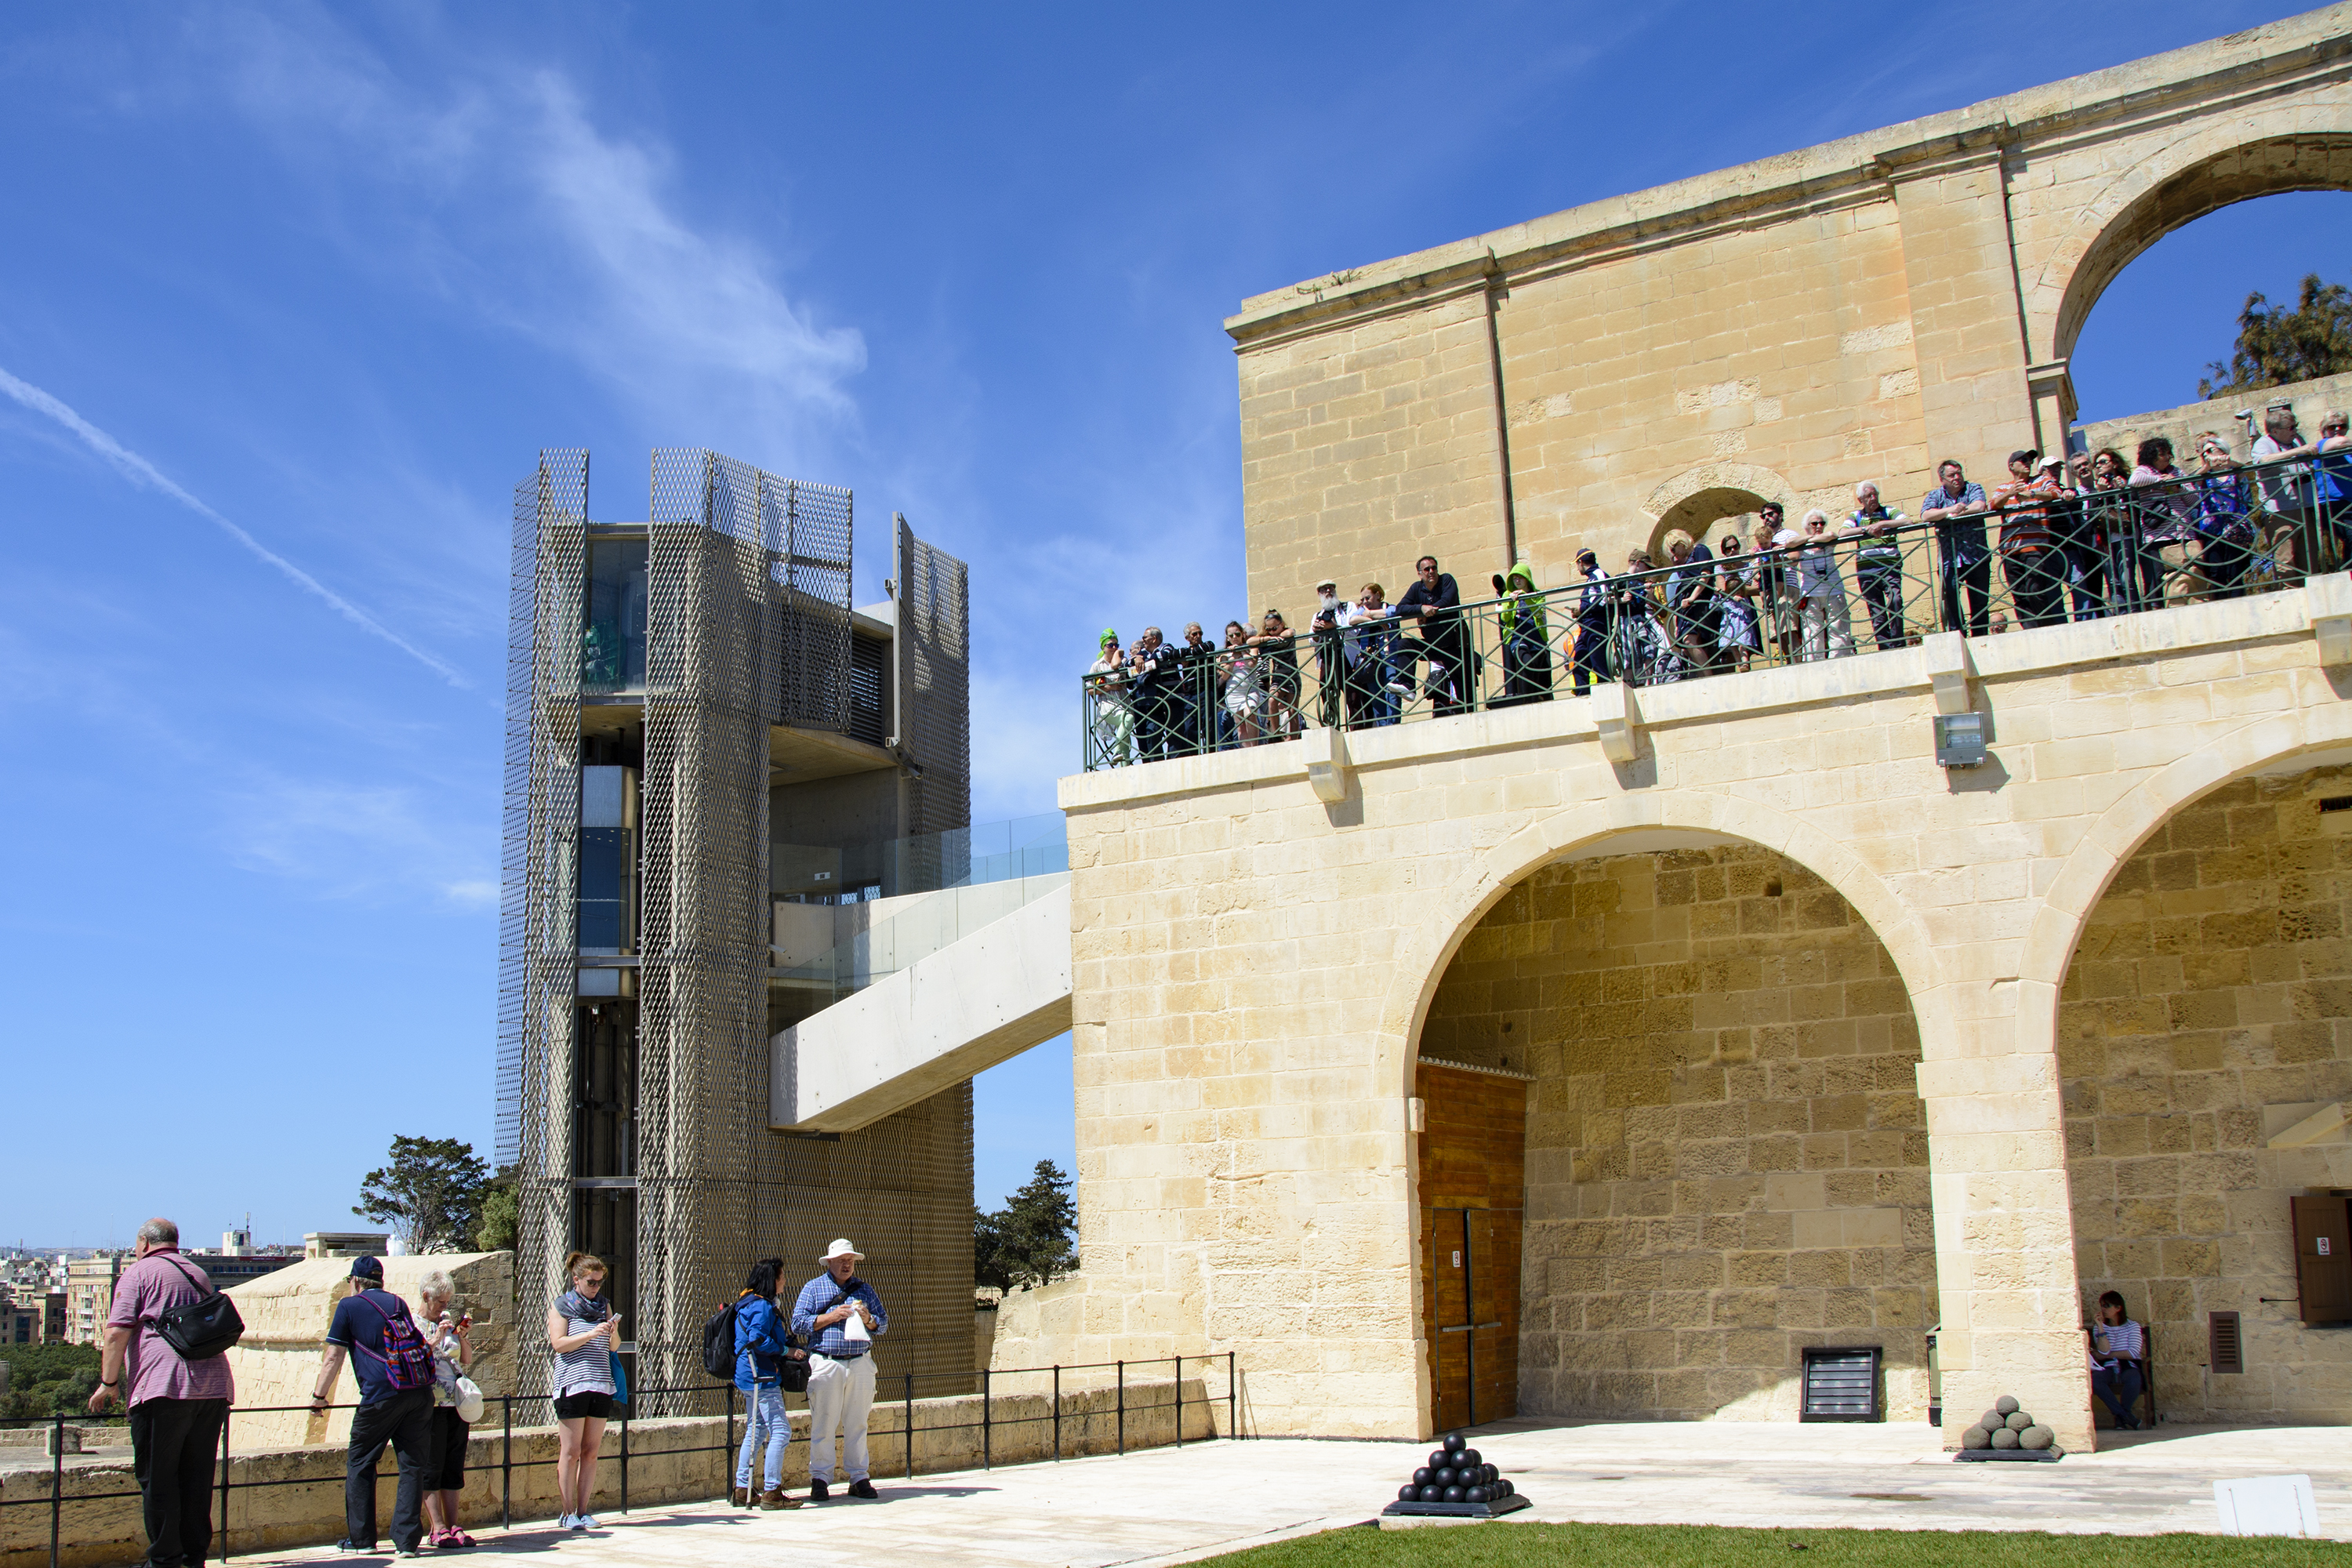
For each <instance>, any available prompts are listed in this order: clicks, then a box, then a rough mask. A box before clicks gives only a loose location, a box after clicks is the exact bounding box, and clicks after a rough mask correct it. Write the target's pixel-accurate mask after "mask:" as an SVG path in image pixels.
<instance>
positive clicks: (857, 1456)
mask: <svg viewBox="0 0 2352 1568" xmlns="http://www.w3.org/2000/svg"><path fill="white" fill-rule="evenodd" d="M808 1402H809V1479H811V1480H814V1481H830V1480H832V1479H833V1435H834V1433H835V1432H836V1431H838V1432H840V1433H841V1462H842V1468H845V1469H846V1470H847V1471H848V1472H849V1479H851V1480H853V1481H862V1480H865V1479H866V1478H867V1475H868V1474H869V1472H868V1470H867V1468H866V1415H868V1414H869V1413H870V1412H871V1411H872V1410H873V1408H874V1356H873V1352H867V1353H866V1354H865V1355H861V1356H852V1357H850V1358H849V1359H848V1360H847V1361H835V1360H834V1359H833V1358H832V1357H831V1356H822V1355H816V1354H814V1353H812V1354H811V1355H810V1357H809V1385H808Z"/></svg>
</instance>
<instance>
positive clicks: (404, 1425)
mask: <svg viewBox="0 0 2352 1568" xmlns="http://www.w3.org/2000/svg"><path fill="white" fill-rule="evenodd" d="M387 1443H388V1444H390V1445H391V1446H392V1451H393V1452H394V1453H395V1454H397V1455H399V1456H400V1489H399V1490H398V1491H397V1492H395V1493H394V1494H393V1500H392V1543H393V1545H394V1546H395V1547H403V1548H405V1549H407V1550H408V1551H411V1552H414V1551H415V1550H416V1548H417V1546H418V1545H419V1544H420V1543H421V1542H423V1541H424V1539H425V1483H426V1482H427V1481H429V1480H431V1479H434V1476H435V1474H436V1468H437V1467H436V1465H435V1463H434V1460H435V1458H436V1456H435V1454H434V1452H433V1391H432V1390H431V1389H429V1388H412V1389H409V1390H407V1391H406V1392H404V1393H401V1394H394V1395H393V1396H392V1397H391V1398H389V1399H379V1400H377V1401H376V1402H375V1403H374V1404H373V1405H361V1406H360V1407H359V1408H358V1409H357V1410H354V1411H352V1447H351V1453H350V1455H349V1456H348V1457H347V1458H346V1459H345V1460H344V1464H343V1539H344V1540H346V1541H348V1542H351V1543H352V1545H354V1546H359V1547H363V1548H366V1549H368V1550H370V1551H373V1550H374V1547H375V1462H376V1460H377V1459H379V1458H382V1457H383V1450H384V1445H386V1444H387Z"/></svg>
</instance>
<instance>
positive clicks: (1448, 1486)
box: [1397, 1432, 1517, 1502]
mask: <svg viewBox="0 0 2352 1568" xmlns="http://www.w3.org/2000/svg"><path fill="white" fill-rule="evenodd" d="M1516 1490H1517V1488H1516V1487H1514V1486H1512V1485H1511V1483H1510V1481H1509V1480H1508V1479H1506V1478H1505V1477H1504V1475H1503V1473H1502V1471H1500V1470H1498V1469H1496V1468H1495V1467H1494V1466H1492V1465H1490V1464H1488V1463H1486V1460H1484V1459H1483V1458H1479V1456H1478V1450H1477V1449H1475V1448H1473V1447H1470V1446H1469V1443H1468V1441H1467V1440H1466V1439H1465V1438H1464V1436H1462V1434H1461V1433H1459V1432H1456V1433H1454V1434H1452V1435H1451V1436H1448V1437H1447V1438H1446V1439H1445V1442H1444V1446H1443V1447H1436V1448H1432V1449H1431V1450H1430V1451H1429V1463H1427V1464H1425V1465H1423V1466H1422V1467H1420V1468H1418V1469H1416V1470H1414V1471H1413V1472H1412V1479H1411V1480H1409V1481H1407V1482H1406V1483H1405V1484H1404V1485H1402V1486H1401V1487H1399V1488H1397V1501H1399V1502H1500V1501H1502V1500H1504V1499H1505V1498H1507V1497H1509V1496H1510V1495H1511V1494H1512V1493H1513V1492H1514V1491H1516Z"/></svg>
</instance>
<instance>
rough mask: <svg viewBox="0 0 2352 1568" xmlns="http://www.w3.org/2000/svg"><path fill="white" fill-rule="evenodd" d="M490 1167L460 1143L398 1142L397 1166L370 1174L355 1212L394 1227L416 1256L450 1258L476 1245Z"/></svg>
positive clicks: (394, 1162) (394, 1151)
mask: <svg viewBox="0 0 2352 1568" xmlns="http://www.w3.org/2000/svg"><path fill="white" fill-rule="evenodd" d="M489 1176H490V1173H489V1167H488V1166H487V1165H485V1164H483V1163H482V1162H481V1160H480V1159H479V1158H478V1156H477V1155H476V1154H475V1153H474V1146H473V1145H472V1144H471V1143H461V1142H458V1141H457V1139H455V1138H406V1137H395V1138H394V1139H393V1141H392V1163H390V1164H388V1165H383V1166H380V1167H378V1168H377V1169H375V1170H373V1171H370V1172H369V1173H367V1179H366V1180H364V1181H362V1183H361V1184H360V1201H359V1202H358V1203H357V1204H356V1205H353V1206H352V1213H353V1214H355V1215H360V1216H361V1217H362V1218H363V1219H372V1220H374V1221H375V1222H376V1223H377V1224H379V1225H388V1226H392V1227H393V1228H394V1230H396V1231H397V1232H398V1233H399V1235H400V1239H401V1241H402V1242H403V1243H404V1244H405V1246H406V1247H407V1248H408V1250H409V1251H410V1252H412V1253H417V1252H445V1251H451V1250H455V1249H457V1248H458V1247H464V1246H465V1245H466V1243H467V1241H469V1240H471V1239H472V1237H473V1235H474V1228H475V1226H476V1225H477V1224H478V1221H479V1219H480V1211H481V1205H482V1195H483V1189H484V1188H485V1187H487V1186H488V1184H489Z"/></svg>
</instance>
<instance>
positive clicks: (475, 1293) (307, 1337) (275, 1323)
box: [226, 1252, 516, 1451]
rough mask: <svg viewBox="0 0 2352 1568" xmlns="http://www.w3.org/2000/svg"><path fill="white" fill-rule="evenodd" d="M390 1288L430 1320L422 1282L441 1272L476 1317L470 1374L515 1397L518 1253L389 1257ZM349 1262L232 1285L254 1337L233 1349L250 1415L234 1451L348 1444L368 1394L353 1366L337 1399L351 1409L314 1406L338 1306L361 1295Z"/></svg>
mask: <svg viewBox="0 0 2352 1568" xmlns="http://www.w3.org/2000/svg"><path fill="white" fill-rule="evenodd" d="M435 1269H441V1270H444V1271H446V1273H447V1274H448V1275H449V1277H450V1282H451V1283H452V1284H453V1285H454V1286H455V1287H456V1288H457V1295H456V1297H455V1299H454V1300H453V1303H452V1304H453V1306H454V1308H455V1309H456V1310H458V1311H464V1312H471V1313H472V1314H473V1315H474V1326H473V1327H472V1328H471V1329H470V1330H468V1331H467V1338H468V1340H469V1341H470V1342H471V1344H472V1347H473V1363H472V1365H471V1367H470V1369H469V1371H468V1375H469V1376H471V1377H472V1378H473V1380H474V1381H475V1382H476V1383H477V1384H480V1385H481V1388H482V1391H483V1392H484V1393H485V1394H493V1395H495V1394H507V1393H512V1392H514V1391H515V1384H514V1367H515V1333H516V1328H515V1324H514V1321H513V1314H514V1255H513V1254H512V1253H510V1252H451V1253H431V1254H426V1255H425V1256H422V1257H415V1258H384V1259H383V1280H384V1288H385V1289H388V1290H390V1291H392V1292H393V1293H394V1295H396V1296H399V1297H401V1298H402V1299H403V1300H405V1301H407V1303H408V1308H409V1310H410V1311H412V1312H416V1313H422V1312H423V1311H424V1310H425V1309H424V1297H423V1295H422V1294H421V1293H420V1292H419V1290H418V1289H417V1287H418V1283H419V1282H420V1281H421V1280H423V1279H424V1278H425V1275H427V1274H429V1273H431V1272H433V1271H434V1270H435ZM351 1274H352V1264H351V1259H350V1258H310V1259H306V1260H305V1261H303V1262H300V1263H295V1264H290V1265H289V1266H288V1267H286V1268H280V1269H278V1271H277V1272H275V1273H272V1274H265V1275H263V1276H262V1277H261V1278H260V1279H249V1280H247V1281H246V1282H245V1283H244V1284H242V1285H236V1286H232V1287H231V1288H230V1289H228V1290H227V1292H226V1294H227V1295H228V1296H229V1297H230V1299H232V1300H235V1301H236V1310H237V1315H238V1316H239V1317H241V1318H243V1319H244V1320H245V1337H244V1338H243V1339H241V1340H239V1341H238V1342H237V1344H236V1348H235V1349H234V1350H232V1351H230V1352H228V1363H229V1370H230V1371H231V1373H234V1374H235V1376H236V1403H237V1405H238V1408H239V1409H240V1411H241V1412H243V1414H240V1415H237V1416H236V1417H235V1418H234V1419H232V1420H231V1421H230V1423H229V1439H230V1446H231V1447H233V1448H235V1449H237V1450H239V1451H243V1450H247V1449H258V1448H282V1447H291V1446H293V1445H296V1444H301V1443H338V1442H341V1441H342V1440H343V1439H344V1438H345V1437H347V1436H350V1434H351V1429H352V1412H351V1409H350V1408H349V1406H350V1405H351V1404H352V1402H353V1401H355V1400H357V1399H358V1397H359V1393H358V1384H357V1383H356V1381H355V1377H354V1374H353V1373H352V1370H351V1367H350V1364H349V1362H348V1360H347V1361H346V1363H345V1365H344V1369H343V1372H342V1373H341V1379H340V1381H339V1383H338V1385H337V1387H336V1389H335V1391H334V1399H335V1401H336V1403H337V1404H338V1405H341V1406H342V1408H339V1409H334V1410H331V1411H330V1412H328V1413H327V1414H326V1415H310V1414H309V1412H308V1410H307V1409H305V1408H304V1407H305V1406H307V1405H309V1404H310V1391H311V1390H312V1389H313V1388H315V1387H316V1386H318V1377H319V1362H320V1356H321V1354H322V1353H323V1352H324V1351H325V1348H326V1338H327V1325H328V1323H329V1322H330V1321H332V1320H333V1318H334V1315H335V1304H336V1303H337V1302H339V1301H341V1300H342V1299H343V1298H344V1297H346V1296H348V1295H350V1294H351V1293H352V1289H351V1287H352V1279H351Z"/></svg>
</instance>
